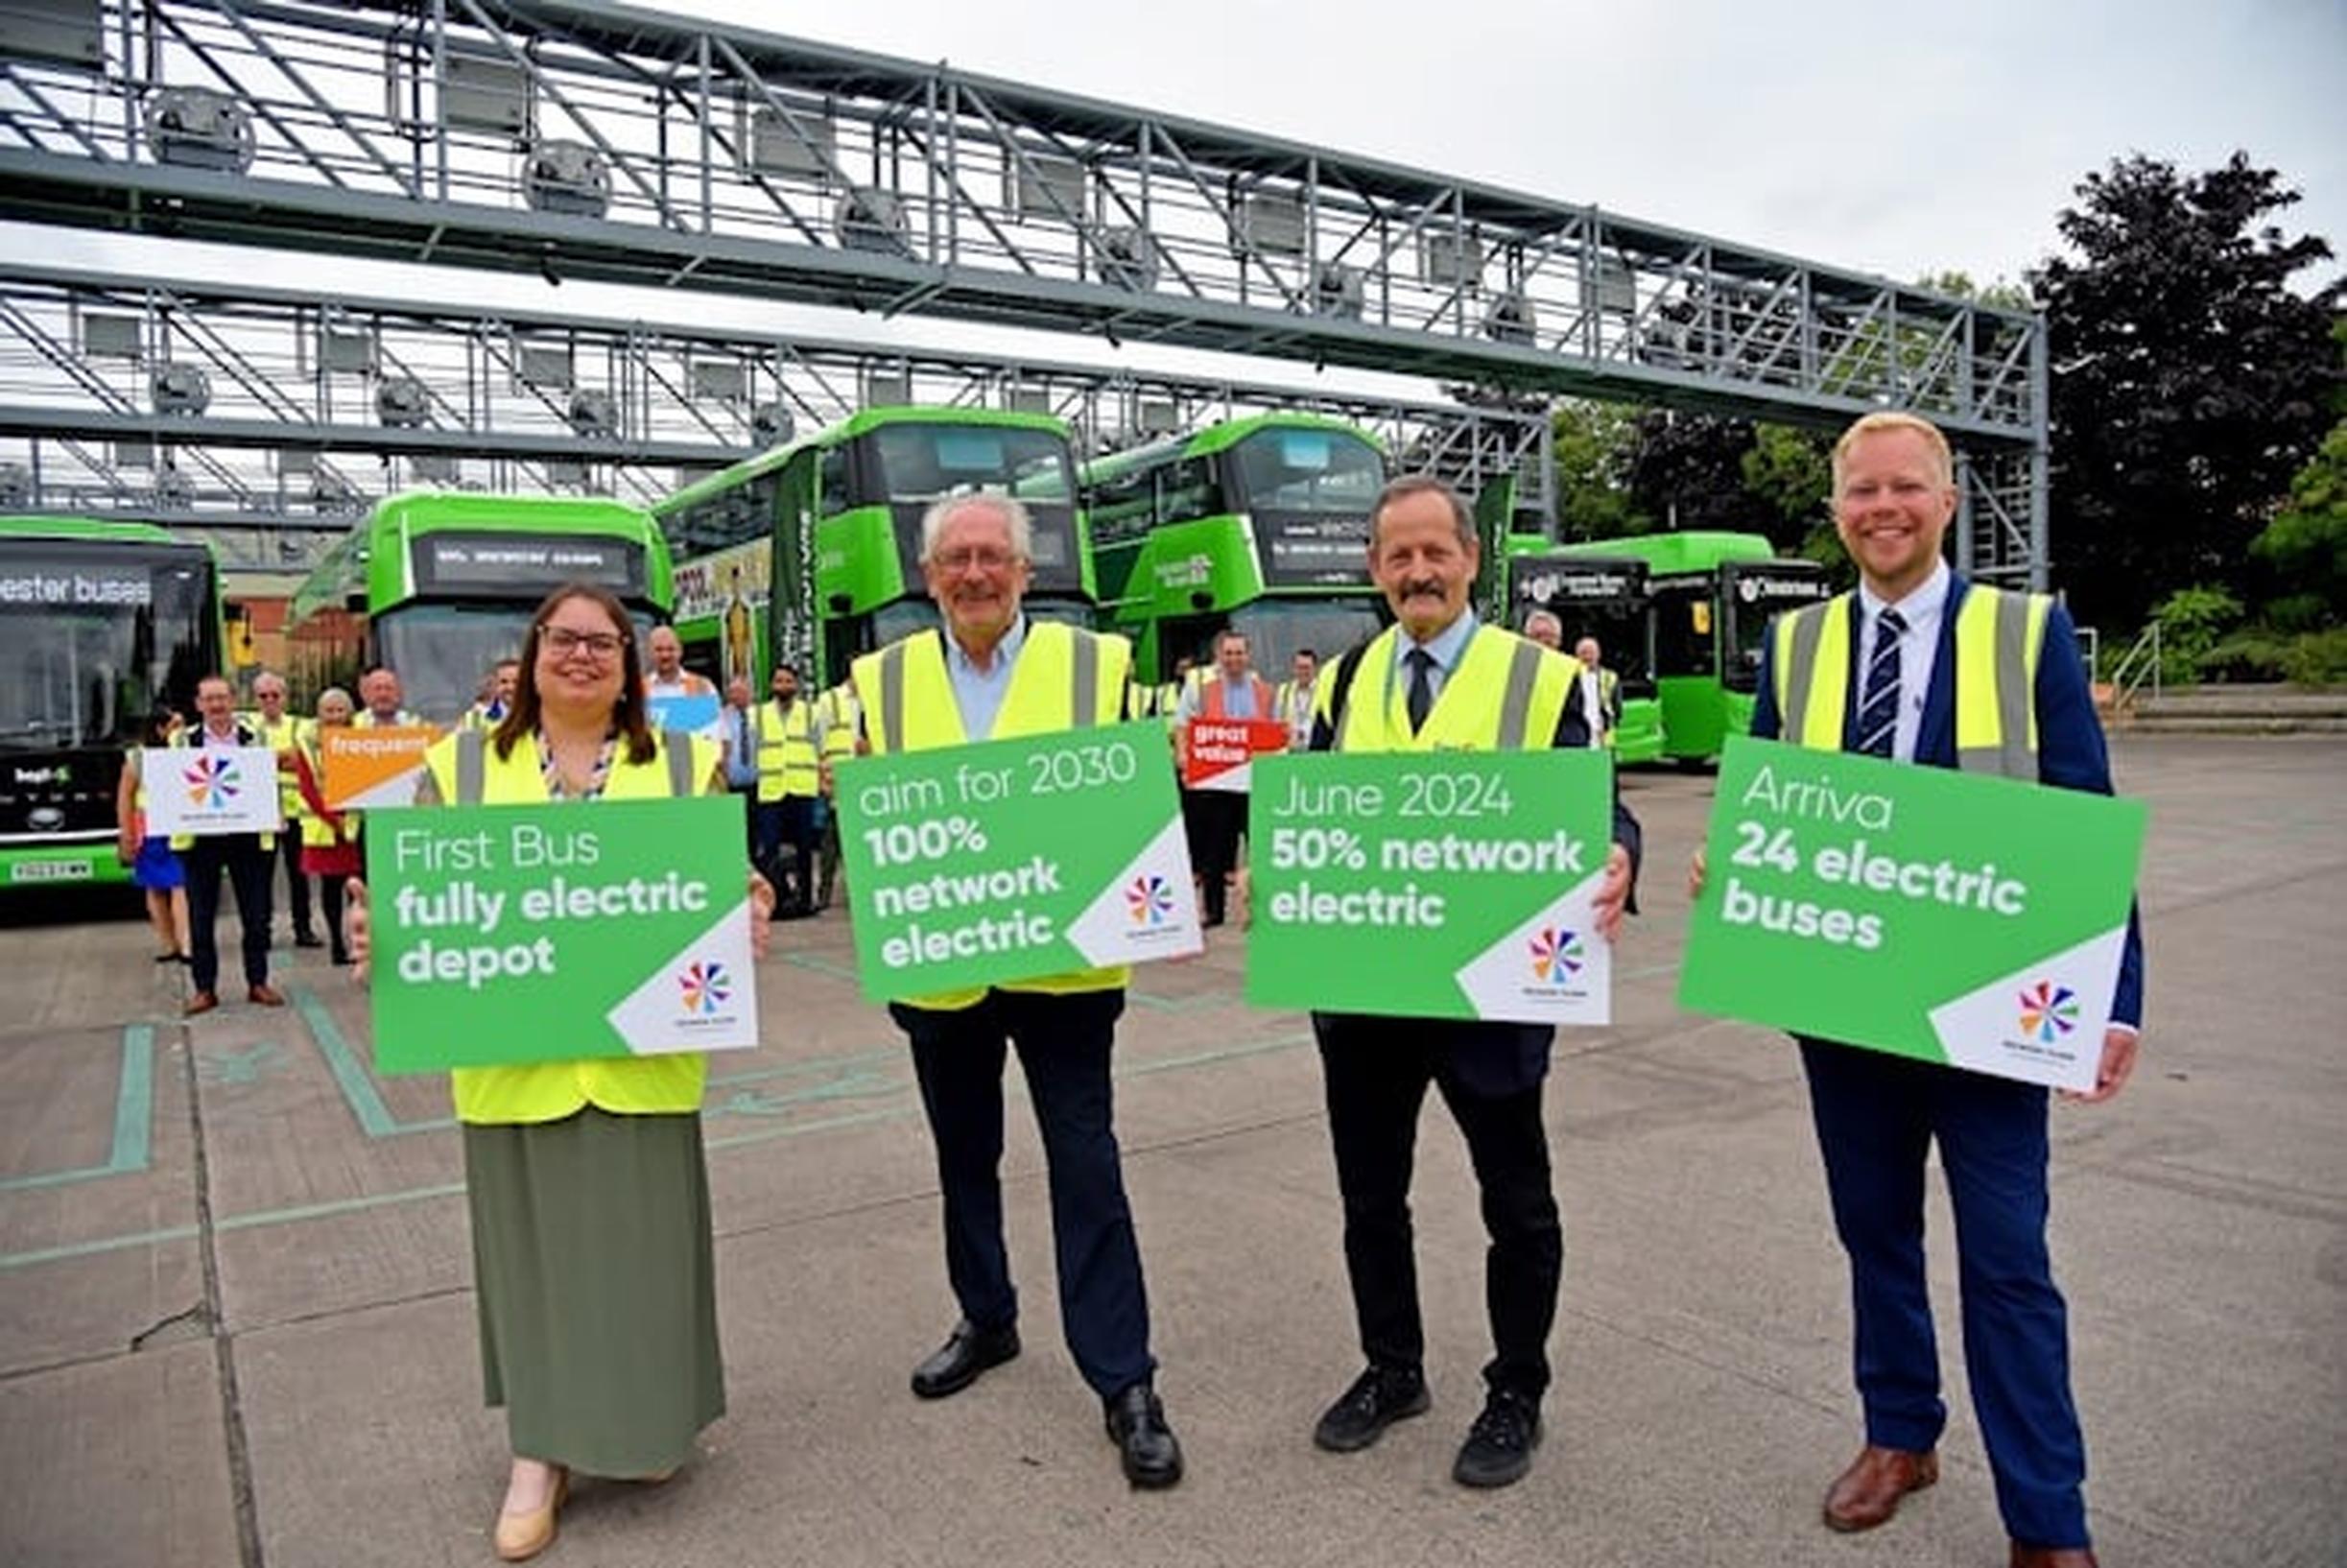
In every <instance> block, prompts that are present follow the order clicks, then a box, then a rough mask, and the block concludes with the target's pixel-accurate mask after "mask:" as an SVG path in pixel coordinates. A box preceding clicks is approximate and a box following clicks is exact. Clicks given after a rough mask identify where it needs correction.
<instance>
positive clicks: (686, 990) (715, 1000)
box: [676, 960, 733, 1017]
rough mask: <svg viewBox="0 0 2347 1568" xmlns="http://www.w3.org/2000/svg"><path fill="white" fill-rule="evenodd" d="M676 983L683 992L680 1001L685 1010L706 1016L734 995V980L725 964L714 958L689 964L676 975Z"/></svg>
mask: <svg viewBox="0 0 2347 1568" xmlns="http://www.w3.org/2000/svg"><path fill="white" fill-rule="evenodd" d="M676 984H677V986H678V987H679V988H680V990H681V991H682V992H683V994H682V996H681V997H679V998H678V1001H679V1003H680V1005H681V1006H682V1007H683V1009H684V1010H685V1011H686V1012H688V1013H694V1012H698V1013H699V1014H701V1015H702V1016H704V1017H706V1016H707V1015H708V1014H710V1013H712V1012H715V1011H716V1010H718V1005H719V1004H720V1003H722V1002H723V1001H725V1000H726V999H727V998H728V997H730V996H732V995H733V982H732V980H731V979H730V978H728V977H727V975H726V973H725V966H724V965H723V964H722V963H719V962H715V961H714V960H712V961H711V962H707V963H695V964H689V965H687V966H686V968H685V971H684V973H683V974H680V975H678V976H677V977H676Z"/></svg>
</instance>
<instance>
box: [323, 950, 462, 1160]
mask: <svg viewBox="0 0 2347 1568" xmlns="http://www.w3.org/2000/svg"><path fill="white" fill-rule="evenodd" d="M286 989H287V990H288V991H289V992H290V993H291V994H292V996H293V999H294V1010H296V1012H298V1013H300V1014H301V1021H302V1022H303V1023H304V1024H306V1025H307V1026H309V1031H310V1038H311V1039H312V1040H314V1041H316V1042H317V1044H318V1054H319V1055H320V1056H321V1057H325V1058H326V1070H327V1071H329V1072H331V1073H332V1074H333V1075H334V1082H335V1086H336V1087H337V1088H339V1089H341V1090H342V1091H343V1100H344V1104H346V1105H349V1106H350V1114H351V1115H353V1116H355V1117H357V1118H358V1120H359V1128H360V1130H361V1131H363V1132H365V1133H366V1134H367V1136H368V1137H370V1138H391V1137H396V1136H398V1135H399V1134H401V1133H403V1132H438V1131H441V1130H443V1129H445V1128H452V1127H454V1126H456V1125H457V1121H456V1118H455V1117H453V1116H441V1117H436V1118H434V1119H433V1120H431V1121H428V1122H403V1121H401V1120H399V1118H398V1117H396V1116H393V1115H392V1114H391V1106H389V1105H385V1104H384V1103H383V1093H382V1091H381V1090H379V1089H377V1088H376V1087H375V1075H374V1073H373V1072H372V1071H371V1070H369V1069H368V1067H367V1063H365V1062H363V1061H361V1060H360V1059H359V1054H358V1053H357V1052H356V1051H353V1050H352V1049H351V1048H350V1041H349V1040H347V1039H346V1038H344V1035H343V1026H342V1025H340V1024H338V1023H336V1022H335V1021H334V1014H333V1013H331V1012H329V1011H327V1010H326V1005H325V1004H324V1003H323V1002H320V1000H319V999H318V994H317V993H316V992H315V991H313V990H311V989H310V988H309V987H308V986H287V987H286Z"/></svg>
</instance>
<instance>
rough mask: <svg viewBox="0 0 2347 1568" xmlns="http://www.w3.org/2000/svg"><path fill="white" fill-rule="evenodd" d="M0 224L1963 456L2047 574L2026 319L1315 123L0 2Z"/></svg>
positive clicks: (2039, 385)
mask: <svg viewBox="0 0 2347 1568" xmlns="http://www.w3.org/2000/svg"><path fill="white" fill-rule="evenodd" d="M10 14H11V16H12V17H21V18H29V19H27V20H12V21H11V22H10V23H9V24H8V25H7V27H5V28H0V215H7V216H12V217H16V218H22V219H31V220H36V221H41V222H51V223H71V224H79V225H91V226H107V227H115V228H123V229H130V230H136V231H139V232H143V233H151V234H168V235H177V236H183V237H188V238H196V239H207V240H221V241H232V242H238V243H246V244H257V245H267V246H272V247H280V248H284V247H292V248H304V249H325V250H331V251H335V252H338V253H347V254H358V255H368V256H380V257H396V258H400V259H405V260H411V261H415V260H424V261H433V262H439V263H445V264H452V265H461V266H471V267H486V268H498V269H507V270H527V271H536V272H540V273H545V274H547V275H549V276H553V277H591V278H598V279H605V280H611V281H621V282H628V283H637V284H651V285H657V286H662V287H670V288H679V289H703V290H717V291H723V292H725V293H730V294H739V295H747V296H758V297H775V298H786V299H792V300H799V301H808V302H815V303H822V304H831V305H845V306H852V307H855V308H858V309H863V310H871V311H879V312H882V313H886V314H896V313H903V312H920V313H924V314H927V315H932V316H939V317H947V318H955V319H961V320H971V321H992V322H1001V323H1010V324H1015V325H1020V326H1029V327H1044V328H1052V329H1058V330H1073V331H1082V332H1089V333H1093V334H1097V335H1100V336H1102V337H1105V338H1108V339H1109V340H1111V341H1114V342H1119V343H1122V342H1126V341H1134V342H1138V341H1144V340H1147V341H1155V342H1163V343H1169V344H1181V345H1184V346H1189V347H1197V348H1209V349H1217V350H1223V351H1230V352H1237V353H1243V354H1254V355H1269V356H1277V357H1283V358H1289V359H1297V360H1304V361H1308V362H1312V363H1316V364H1325V365H1342V366H1352V367H1358V368H1367V369H1375V370H1381V371H1396V372H1403V373H1411V374H1416V375H1420V376H1424V377H1429V378H1434V379H1437V380H1442V381H1447V382H1457V383H1464V384H1469V385H1474V386H1479V387H1484V388H1491V389H1499V390H1503V391H1505V392H1507V393H1510V394H1539V395H1553V394H1573V395H1585V396H1600V397H1608V398H1625V399H1633V400H1637V401H1641V402H1648V403H1661V404H1667V405H1671V406H1677V407H1682V408H1690V409H1700V410H1706V411H1711V412H1718V413H1727V414H1733V415H1738V416H1759V417H1767V418H1774V419H1784V420H1790V421H1795V422H1808V423H1814V424H1833V423H1839V422H1841V421H1844V420H1846V419H1847V418H1849V417H1850V416H1852V415H1854V414H1857V413H1861V412H1864V411H1866V410H1869V409H1873V408H1882V407H1897V408H1911V409H1915V410H1918V411H1920V412H1924V413H1927V414H1929V415H1931V416H1932V417H1933V418H1934V419H1936V420H1938V421H1939V422H1940V423H1941V424H1942V425H1943V426H1945V427H1946V428H1947V429H1948V430H1949V431H1950V433H1951V434H1952V435H1953V436H1954V437H1955V438H1956V440H1958V442H1959V443H1960V444H1961V445H1962V446H1963V447H1964V448H1965V450H1966V454H1967V462H1966V463H1965V469H1966V505H1965V509H1964V511H1963V513H1962V527H1961V531H1960V538H1959V549H1960V550H1961V551H1962V556H1963V559H1964V560H1965V562H1966V563H1967V564H1968V565H1970V566H1972V567H1974V568H1975V569H1976V570H1985V571H1987V572H1990V573H1992V574H1994V575H1999V576H2027V577H2028V578H2029V579H2030V580H2031V581H2033V582H2042V579H2043V576H2044V571H2045V559H2046V549H2045V436H2046V395H2045V380H2046V343H2045V331H2044V323H2043V321H2042V319H2040V318H2037V317H2033V316H2030V315H2028V314H2026V313H2019V312H2013V311H2007V310H2002V309H1997V308H1993V307H1990V306H1986V305H1981V304H1979V303H1976V302H1972V301H1967V300H1962V299H1956V298H1952V297H1946V296H1942V295H1938V294H1934V293H1932V292H1930V291H1926V290H1919V289H1913V288H1908V287H1903V286H1900V285H1897V284H1894V283H1891V282H1888V281H1886V280H1885V279H1883V278H1880V277H1874V276H1869V275H1865V274H1862V273H1855V272H1850V271H1845V270H1838V269H1835V268H1831V267H1826V266H1822V265H1819V264H1816V263H1813V262H1808V261H1803V260H1800V259H1797V258H1792V257H1788V256H1783V255H1779V254H1775V253H1772V252H1768V251H1765V250H1759V249H1752V248H1749V247H1742V246H1736V245H1733V244H1730V243H1728V242H1725V241H1722V240H1718V239H1714V238H1710V237H1707V236H1704V235H1699V234H1693V233H1689V232H1686V231H1683V230H1678V229H1673V228H1668V227H1663V226H1655V225H1651V224H1645V223H1640V222H1637V221H1635V220H1631V219H1627V218H1623V217H1619V216H1617V215H1614V214H1611V213H1606V212H1602V211H1600V210H1599V209H1597V208H1594V207H1589V206H1578V205H1572V204H1568V203H1564V202H1554V201H1551V200H1547V199H1543V198H1539V197H1533V196H1527V195H1523V194H1520V193H1516V192H1511V191H1506V190H1501V189H1496V188H1493V187H1490V186H1486V185H1480V184H1475V183H1471V182H1466V181H1461V180H1458V179H1455V178H1448V177H1444V176H1439V175H1434V174H1428V173H1423V172H1419V171H1416V170H1411V169H1408V168H1403V167H1399V166H1396V165H1393V164H1390V163H1385V162H1380V161H1376V160H1372V159H1365V158H1360V157H1353V156H1348V155H1345V154H1339V153H1335V152H1331V151H1328V150H1325V149H1319V148H1315V147H1311V146H1307V145H1302V144H1296V143H1289V142H1283V141H1278V140H1274V139H1269V138H1266V137H1262V136H1258V135H1254V134H1251V133H1247V132H1244V131H1232V130H1227V129H1224V128H1220V127H1215V126H1210V125H1203V124H1198V123H1196V122H1191V121H1185V120H1178V119H1174V118H1169V117H1165V116H1159V115H1151V114H1148V113H1146V112H1142V111H1137V110H1134V109H1131V108H1128V107H1123V106H1118V105H1111V104H1104V103H1100V102H1097V101H1093V100H1089V99H1085V98H1081V97H1077V96H1073V95H1069V94H1063V93H1056V92H1047V91H1042V90H1039V89H1036V88H1032V87H1029V86H1024V85H1020V84H1017V83H1008V82H1002V81H997V80H992V79H987V78H983V77H977V76H972V75H969V74H966V73H961V72H957V71H953V70H950V69H947V68H945V67H942V66H927V65H918V64H913V63H911V62H906V61H900V60H895V59H885V58H881V57H877V56H871V55H865V54H861V53H857V52H854V51H849V50H843V49H839V48H834V47H828V46H822V45H817V44H811V43H807V42H803V41H799V40H794V39H790V38H785V37H780V36H774V35H770V34H765V33H759V32H755V31H752V30H748V29H745V28H740V27H735V26H730V25H725V24H716V23H707V22H700V21H696V20H689V19H684V18H676V17H670V16H664V15H660V14H656V13H653V12H645V11H638V10H634V9H630V8H625V7H619V6H613V5H605V4H596V3H589V0H408V3H404V4H388V3H375V4H368V3H364V0H359V3H352V4H341V5H326V4H319V3H298V0H11V5H10Z"/></svg>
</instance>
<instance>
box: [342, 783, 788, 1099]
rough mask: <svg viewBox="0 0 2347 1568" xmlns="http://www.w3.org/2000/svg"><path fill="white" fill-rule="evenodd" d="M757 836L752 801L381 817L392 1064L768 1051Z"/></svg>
mask: <svg viewBox="0 0 2347 1568" xmlns="http://www.w3.org/2000/svg"><path fill="white" fill-rule="evenodd" d="M742 841H743V822H742V803H741V800H740V797H738V796H701V797H696V798H692V799H684V800H666V799H662V800H605V801H598V802H596V803H594V804H591V805H584V804H578V803H567V804H553V805H540V806H447V807H438V808H427V809H425V810H421V811H401V812H385V813H383V814H381V815H380V816H377V817H371V818H370V819H369V820H368V821H367V913H368V915H369V918H370V921H371V927H370V935H371V937H372V940H373V952H372V954H371V956H370V959H369V962H370V965H371V968H372V984H371V986H370V987H369V990H370V999H371V1002H372V1005H373V1012H374V1033H375V1064H376V1066H377V1067H379V1068H381V1069H382V1070H383V1071H385V1072H390V1073H422V1072H436V1071H439V1070H441V1069H444V1068H449V1067H495V1066H511V1065H516V1064H520V1063H524V1062H533V1061H558V1060H562V1059H565V1058H572V1057H626V1056H650V1055H654V1054H657V1053H660V1052H667V1051H713V1050H722V1049H728V1048H734V1047H747V1046H754V1045H756V1044H757V1043H758V995H757V984H756V978H755V971H754V969H753V967H752V963H751V953H750V940H749V893H748V881H749V873H748V868H747V860H746V857H745V856H744V855H743V852H742Z"/></svg>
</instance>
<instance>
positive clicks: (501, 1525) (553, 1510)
mask: <svg viewBox="0 0 2347 1568" xmlns="http://www.w3.org/2000/svg"><path fill="white" fill-rule="evenodd" d="M570 1485H571V1476H570V1472H569V1471H568V1470H557V1471H556V1472H555V1484H554V1489H553V1490H552V1491H550V1492H548V1493H547V1494H546V1505H545V1507H543V1508H538V1509H532V1510H531V1511H530V1512H528V1513H505V1512H502V1511H501V1512H500V1513H499V1514H498V1515H497V1532H496V1535H495V1541H496V1545H497V1555H498V1556H500V1557H502V1558H504V1559H505V1560H506V1561H508V1562H526V1561H528V1560H529V1559H530V1558H532V1557H534V1556H537V1555H538V1554H539V1553H540V1552H543V1551H545V1550H546V1549H547V1548H548V1547H550V1546H552V1545H554V1542H555V1515H556V1514H557V1513H559V1512H561V1510H562V1499H563V1498H564V1496H566V1495H567V1494H568V1493H569V1491H570Z"/></svg>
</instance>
